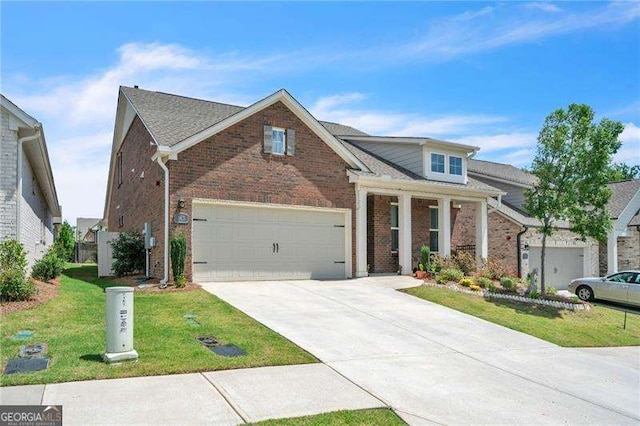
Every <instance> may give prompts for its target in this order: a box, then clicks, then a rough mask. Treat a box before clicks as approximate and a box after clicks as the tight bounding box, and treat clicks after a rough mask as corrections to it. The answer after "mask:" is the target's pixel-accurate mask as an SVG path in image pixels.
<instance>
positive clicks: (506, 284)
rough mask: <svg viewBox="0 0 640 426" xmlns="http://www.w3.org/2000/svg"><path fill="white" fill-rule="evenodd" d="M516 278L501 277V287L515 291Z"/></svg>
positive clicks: (516, 285)
mask: <svg viewBox="0 0 640 426" xmlns="http://www.w3.org/2000/svg"><path fill="white" fill-rule="evenodd" d="M518 281H519V280H518V279H517V278H515V277H502V278H500V284H501V285H502V288H504V289H505V290H508V291H516V289H517V288H518Z"/></svg>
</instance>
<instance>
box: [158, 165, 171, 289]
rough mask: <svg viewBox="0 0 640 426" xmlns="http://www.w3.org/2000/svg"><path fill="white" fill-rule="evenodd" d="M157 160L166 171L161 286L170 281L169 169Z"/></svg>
mask: <svg viewBox="0 0 640 426" xmlns="http://www.w3.org/2000/svg"><path fill="white" fill-rule="evenodd" d="M156 160H157V161H158V164H159V165H160V168H161V169H162V170H163V171H164V278H163V279H162V281H160V284H166V283H167V282H168V281H169V169H168V168H167V165H166V164H164V162H163V161H162V158H161V157H160V156H158V157H157V158H156Z"/></svg>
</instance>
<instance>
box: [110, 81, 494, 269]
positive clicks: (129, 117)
mask: <svg viewBox="0 0 640 426" xmlns="http://www.w3.org/2000/svg"><path fill="white" fill-rule="evenodd" d="M477 151H478V148H477V147H473V146H467V145H461V144H455V143H450V142H445V141H439V140H434V139H429V138H421V137H415V138H405V137H403V138H394V137H386V136H370V135H367V134H365V133H363V132H361V131H358V130H356V129H353V128H351V127H348V126H343V125H340V124H336V123H328V122H322V121H318V120H317V119H316V118H315V117H313V116H312V115H311V114H310V113H309V112H308V111H307V110H306V109H305V108H304V107H303V106H302V105H300V103H298V101H297V100H296V99H294V98H293V97H292V96H291V95H290V94H289V93H287V92H286V91H285V90H279V91H277V92H276V93H274V94H272V95H270V96H268V97H266V98H264V99H262V100H259V101H258V102H256V103H254V104H253V105H250V106H248V107H240V106H234V105H227V104H222V103H217V102H210V101H205V100H200V99H193V98H187V97H183V96H178V95H172V94H167V93H160V92H152V91H147V90H141V89H139V88H137V87H133V88H132V87H121V88H120V92H119V97H118V107H117V112H116V122H115V128H114V139H113V147H112V153H111V166H110V172H109V181H108V186H107V197H106V203H105V212H104V216H105V221H106V223H107V226H108V230H109V231H110V232H122V231H125V230H128V229H138V230H142V229H143V227H144V225H145V223H148V224H150V227H151V234H152V236H153V237H155V240H156V241H157V243H156V244H155V246H154V247H153V248H151V249H150V252H149V255H150V273H151V274H154V275H156V276H158V277H160V278H162V279H163V280H165V281H166V280H168V279H169V272H170V265H169V252H168V247H169V239H170V236H171V235H172V234H176V233H184V234H185V235H186V236H187V241H188V243H187V265H186V275H187V278H188V279H190V280H194V281H199V282H204V281H216V280H227V281H231V280H269V279H295V278H346V277H352V276H359V277H360V276H366V275H367V274H368V273H389V272H396V271H397V270H399V269H400V270H401V271H402V273H404V274H408V273H411V270H412V268H414V267H415V266H417V262H416V259H418V257H419V249H420V246H422V245H429V246H430V247H431V249H432V251H434V252H437V253H440V254H441V255H449V254H450V253H451V250H452V230H453V228H454V225H455V223H456V214H457V212H458V210H459V208H460V206H461V205H462V203H465V204H466V205H471V206H473V207H474V208H475V209H476V210H477V211H478V212H480V214H478V215H475V216H474V219H473V223H470V224H469V225H468V227H469V229H468V230H467V231H468V233H469V234H470V235H471V234H472V237H470V238H471V243H472V244H473V245H474V246H475V253H476V256H477V258H478V260H480V259H481V258H486V257H487V256H488V254H489V233H488V215H487V211H488V209H487V204H488V203H490V202H492V200H494V197H499V196H501V195H503V194H504V191H502V190H501V189H499V188H496V187H494V186H492V185H490V184H487V183H484V182H482V181H480V180H479V179H476V178H475V177H473V176H471V175H470V174H468V172H467V171H468V169H469V164H470V163H469V161H470V160H469V159H470V158H471V157H472V156H473V155H474V154H475V153H476V152H477Z"/></svg>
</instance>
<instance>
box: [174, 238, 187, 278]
mask: <svg viewBox="0 0 640 426" xmlns="http://www.w3.org/2000/svg"><path fill="white" fill-rule="evenodd" d="M186 256H187V237H186V236H185V235H184V232H181V233H179V234H178V235H177V236H175V237H173V238H172V239H171V268H172V270H173V281H174V283H175V285H176V287H184V286H185V285H186V284H187V280H186V279H185V277H184V265H185V257H186Z"/></svg>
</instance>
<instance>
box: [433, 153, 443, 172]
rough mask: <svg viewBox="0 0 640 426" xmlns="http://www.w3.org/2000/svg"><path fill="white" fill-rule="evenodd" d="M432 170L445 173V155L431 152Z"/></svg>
mask: <svg viewBox="0 0 640 426" xmlns="http://www.w3.org/2000/svg"><path fill="white" fill-rule="evenodd" d="M431 171H432V172H434V173H444V155H443V154H436V153H434V152H432V153H431Z"/></svg>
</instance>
